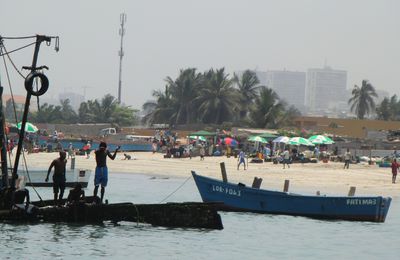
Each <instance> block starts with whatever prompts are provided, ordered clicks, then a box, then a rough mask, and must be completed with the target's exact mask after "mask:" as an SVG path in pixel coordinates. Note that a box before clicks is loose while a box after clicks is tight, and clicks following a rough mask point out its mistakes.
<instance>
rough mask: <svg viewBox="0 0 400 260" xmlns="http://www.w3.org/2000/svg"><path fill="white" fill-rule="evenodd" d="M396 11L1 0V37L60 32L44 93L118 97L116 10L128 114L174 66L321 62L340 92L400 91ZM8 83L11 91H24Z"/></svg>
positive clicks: (294, 4) (184, 1)
mask: <svg viewBox="0 0 400 260" xmlns="http://www.w3.org/2000/svg"><path fill="white" fill-rule="evenodd" d="M399 11H400V1H398V0H392V1H384V0H375V1H366V0H360V1H351V0H340V1H339V0H335V1H329V0H320V1H317V0H314V1H312V0H292V1H288V0H286V1H285V0H276V1H271V0H260V1H255V0H254V1H252V0H240V1H236V0H198V1H191V0H158V1H156V0H145V1H144V0H143V1H133V0H126V1H117V0H113V1H100V0H80V1H77V0H68V1H56V0H37V1H32V0H25V1H19V0H0V35H2V36H22V35H33V34H46V35H58V36H60V48H61V49H60V52H59V53H56V52H55V51H54V50H53V47H46V46H45V45H43V47H42V49H41V54H40V59H39V64H38V65H42V64H46V65H47V66H49V67H50V71H49V72H47V75H48V76H49V79H50V83H51V86H50V88H51V89H50V90H49V94H48V95H47V96H56V95H58V93H62V92H65V91H73V92H76V93H80V94H83V93H84V90H83V88H82V87H84V86H86V87H89V88H87V89H86V98H88V99H93V98H100V97H102V96H104V95H105V94H107V93H111V94H112V95H114V96H115V97H116V96H117V88H118V66H119V57H118V55H117V54H118V49H119V44H120V39H119V35H118V30H119V16H120V13H122V12H125V13H126V14H127V23H126V37H125V41H124V45H125V57H124V61H123V78H122V81H123V88H122V101H123V102H124V103H125V104H127V105H132V106H133V107H134V108H141V106H142V104H143V103H144V102H145V101H146V100H149V99H151V93H152V91H153V90H155V89H162V88H163V87H164V85H165V82H164V79H165V78H166V77H167V76H171V77H173V78H175V77H176V76H177V75H178V73H179V70H180V69H182V68H188V67H195V68H197V69H198V70H199V71H201V72H202V71H205V70H208V69H209V68H212V67H213V68H220V67H225V68H226V70H227V72H229V73H230V74H232V73H233V72H234V71H238V70H244V69H257V70H281V69H284V68H286V69H287V70H292V71H306V70H307V69H308V68H318V67H322V66H323V65H324V62H325V60H327V64H328V65H329V66H331V67H332V68H334V69H343V70H347V71H348V84H347V87H348V88H352V87H353V85H354V84H358V85H359V84H361V81H362V80H363V79H368V80H370V81H371V83H372V84H373V85H374V86H375V87H376V88H377V89H381V90H386V91H388V92H389V93H390V94H394V93H396V94H397V95H399V94H400V93H399V92H400V91H399V80H398V78H397V76H398V75H399V73H400V15H399ZM28 42H29V41H25V42H20V41H13V42H10V41H6V42H5V44H6V46H7V47H8V49H12V47H13V46H16V45H15V44H17V45H23V44H24V43H28ZM32 51H33V50H32V49H29V50H27V51H24V52H20V53H18V54H16V55H14V56H13V57H14V58H15V60H16V63H17V65H18V66H19V67H21V66H23V65H30V63H31V59H32ZM3 68H4V67H3V64H1V66H0V73H1V76H2V77H1V79H2V84H3V85H6V84H5V77H4V69H3ZM13 78H14V79H15V80H14V81H13V85H14V88H13V89H14V91H15V92H17V93H23V94H25V92H24V89H23V83H22V80H21V79H20V78H18V77H17V76H16V75H13ZM6 92H8V90H7V91H6Z"/></svg>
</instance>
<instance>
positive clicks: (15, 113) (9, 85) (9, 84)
mask: <svg viewBox="0 0 400 260" xmlns="http://www.w3.org/2000/svg"><path fill="white" fill-rule="evenodd" d="M3 47H4V46H3ZM1 50H2V48H0V53H1ZM3 62H4V67H5V70H6V75H7V81H8V87H9V89H10V94H11V100H12V104H13V111H14V118H15V123H16V124H17V123H18V122H17V109H16V107H15V101H14V93H13V90H12V87H11V80H10V75H9V73H8V67H7V63H6V59H5V58H4V56H3Z"/></svg>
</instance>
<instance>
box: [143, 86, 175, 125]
mask: <svg viewBox="0 0 400 260" xmlns="http://www.w3.org/2000/svg"><path fill="white" fill-rule="evenodd" d="M152 96H153V97H155V98H156V100H155V101H148V102H146V103H144V104H143V106H142V108H143V110H145V111H148V113H147V114H146V115H145V116H144V117H143V122H144V123H147V124H154V123H159V124H166V123H167V124H171V123H173V122H175V116H176V105H175V104H174V101H173V99H172V95H171V92H170V91H169V87H168V86H165V91H164V92H162V91H160V90H155V91H153V94H152Z"/></svg>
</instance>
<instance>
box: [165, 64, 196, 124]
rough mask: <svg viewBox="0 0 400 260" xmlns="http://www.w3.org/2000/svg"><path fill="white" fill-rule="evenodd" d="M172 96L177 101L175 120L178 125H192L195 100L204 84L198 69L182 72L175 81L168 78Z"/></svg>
mask: <svg viewBox="0 0 400 260" xmlns="http://www.w3.org/2000/svg"><path fill="white" fill-rule="evenodd" d="M166 82H167V83H168V86H169V89H170V91H171V95H172V97H173V98H174V99H176V101H175V102H176V104H177V105H178V110H177V114H176V118H175V123H176V124H182V123H186V124H188V123H191V122H192V116H193V115H194V110H193V102H192V101H193V99H194V98H196V96H197V93H198V89H199V87H200V85H201V82H202V77H201V74H200V73H197V72H196V69H194V68H189V69H185V70H181V71H180V74H179V76H178V78H176V79H175V80H173V79H172V78H171V77H167V78H166Z"/></svg>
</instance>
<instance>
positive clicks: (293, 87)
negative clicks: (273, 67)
mask: <svg viewBox="0 0 400 260" xmlns="http://www.w3.org/2000/svg"><path fill="white" fill-rule="evenodd" d="M266 86H267V87H269V88H271V89H273V90H274V91H275V92H276V93H277V94H278V96H279V98H280V99H282V100H284V101H286V102H287V103H288V104H289V105H293V106H295V107H296V108H297V109H298V110H300V111H302V112H304V95H305V89H306V73H305V72H299V71H287V70H283V71H267V74H266Z"/></svg>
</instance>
